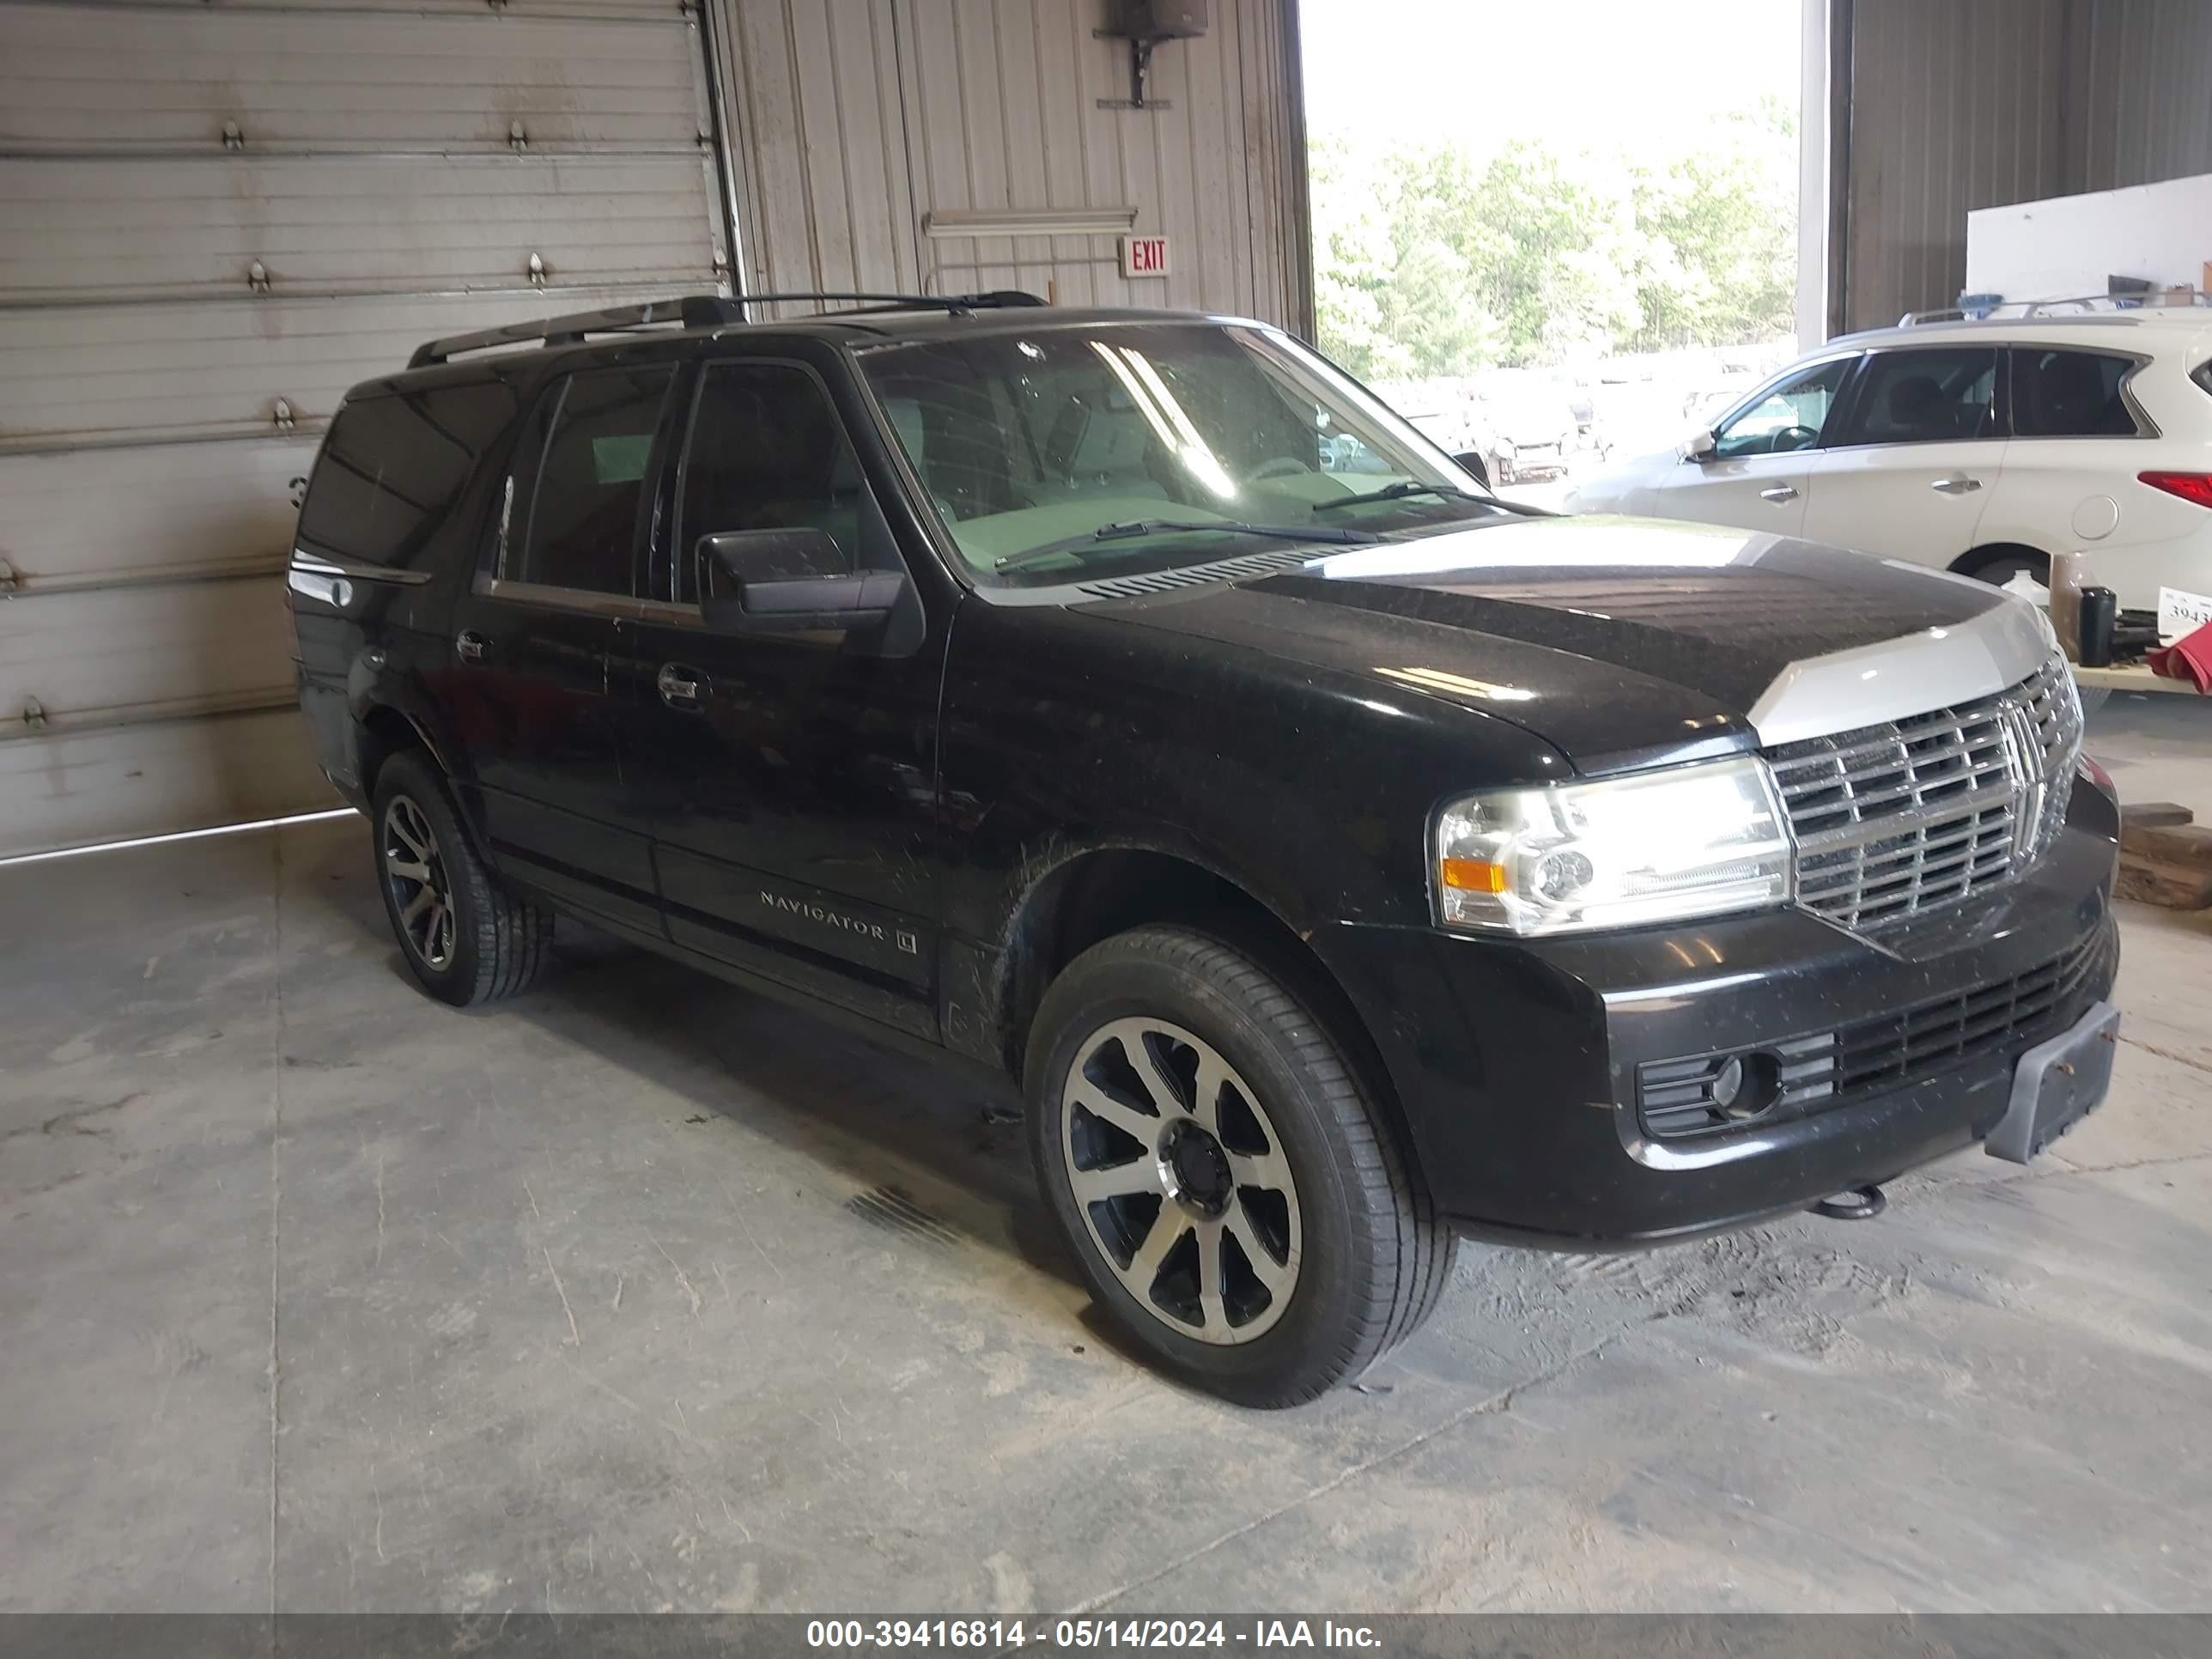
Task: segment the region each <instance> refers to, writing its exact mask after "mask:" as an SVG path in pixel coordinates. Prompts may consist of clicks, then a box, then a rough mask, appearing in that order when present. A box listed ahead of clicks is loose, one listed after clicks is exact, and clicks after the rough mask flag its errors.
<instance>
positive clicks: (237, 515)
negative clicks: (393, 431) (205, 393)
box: [0, 435, 316, 714]
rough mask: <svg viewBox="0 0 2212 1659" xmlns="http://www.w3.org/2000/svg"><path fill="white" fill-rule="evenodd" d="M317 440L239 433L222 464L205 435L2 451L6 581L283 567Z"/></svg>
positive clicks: (88, 580) (32, 587)
mask: <svg viewBox="0 0 2212 1659" xmlns="http://www.w3.org/2000/svg"><path fill="white" fill-rule="evenodd" d="M315 442H316V441H315V439H314V438H313V437H312V436H307V435H300V436H295V437H270V438H267V439H264V440H261V441H256V442H252V443H240V444H232V445H228V446H227V447H226V448H225V452H224V453H223V457H222V465H217V466H210V465H209V464H208V461H209V456H210V451H209V450H207V449H205V448H204V447H202V446H200V445H197V444H174V445H168V446H164V447H159V448H135V449H78V450H70V451H62V452H59V453H46V454H28V455H12V456H8V457H5V458H4V459H0V556H4V557H5V558H6V559H7V561H8V568H9V574H8V575H7V576H6V577H4V578H0V580H5V581H8V582H10V583H12V585H13V587H14V591H15V595H16V596H17V597H19V598H20V597H22V596H25V595H33V594H44V593H49V592H65V591H72V590H82V588H84V587H85V586H89V585H100V586H106V585H108V584H111V583H113V582H117V581H125V580H149V579H153V578H157V577H159V576H161V575H162V574H165V573H167V574H171V575H174V574H182V573H185V572H188V571H192V570H206V571H221V570H225V569H230V570H236V569H240V568H247V569H258V570H260V571H262V572H263V573H264V574H268V575H271V576H273V575H275V574H276V572H277V571H278V570H280V569H281V568H283V563H284V560H285V557H286V556H287V554H288V553H289V550H290V548H291V545H292V525H293V520H295V518H296V517H297V513H296V511H295V508H294V507H293V506H292V489H291V480H293V479H294V478H298V477H305V476H306V475H307V469H308V467H309V466H311V465H313V462H314V459H315ZM19 608H20V609H22V610H25V611H28V610H30V609H31V607H29V606H27V605H26V606H21V607H19ZM8 712H9V710H8V709H7V706H6V705H5V704H4V703H0V714H6V713H8Z"/></svg>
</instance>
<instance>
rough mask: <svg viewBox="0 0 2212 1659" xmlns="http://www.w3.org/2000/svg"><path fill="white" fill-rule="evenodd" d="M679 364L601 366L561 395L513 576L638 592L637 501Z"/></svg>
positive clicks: (511, 554)
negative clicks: (635, 578)
mask: <svg viewBox="0 0 2212 1659" xmlns="http://www.w3.org/2000/svg"><path fill="white" fill-rule="evenodd" d="M674 377H675V370H674V369H673V368H671V367H669V366H668V365H666V364H655V365H653V366H651V367H648V368H595V369H587V370H586V371H585V372H584V373H582V374H575V375H572V376H570V377H569V380H568V385H567V386H566V387H565V388H564V389H563V390H562V391H561V392H558V393H556V396H557V398H559V403H558V404H557V406H556V410H555V411H554V415H553V430H552V434H551V435H550V437H549V438H548V439H547V440H546V444H545V456H544V461H543V462H542V463H541V464H540V465H539V467H538V481H537V483H536V485H535V487H534V489H533V490H532V499H531V507H530V518H529V524H528V528H527V529H526V531H525V532H524V534H523V535H522V537H521V538H520V540H519V541H517V542H514V543H512V544H510V550H509V551H508V554H507V558H506V560H505V568H503V569H502V570H501V573H500V574H501V575H502V576H504V577H505V578H506V579H507V580H510V581H522V582H537V583H540V584H542V585H544V586H548V587H574V588H583V589H586V590H587V591H589V592H594V593H629V592H632V591H633V571H632V567H633V564H634V560H635V550H636V545H637V528H638V507H639V504H640V502H641V501H642V500H643V499H644V495H645V471H646V467H647V464H648V463H649V462H650V460H651V459H652V456H653V433H654V432H655V431H656V430H657V429H658V428H659V424H660V405H661V403H662V401H663V400H664V399H665V398H666V396H667V394H668V386H669V382H670V381H671V380H673V379H674Z"/></svg>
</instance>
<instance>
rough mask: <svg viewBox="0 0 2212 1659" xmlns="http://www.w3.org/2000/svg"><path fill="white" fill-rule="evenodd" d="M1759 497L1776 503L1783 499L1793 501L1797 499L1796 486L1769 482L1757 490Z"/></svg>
mask: <svg viewBox="0 0 2212 1659" xmlns="http://www.w3.org/2000/svg"><path fill="white" fill-rule="evenodd" d="M1796 499H1797V488H1796V485H1795V484H1769V485H1767V486H1766V488H1765V489H1762V490H1760V491H1759V500H1761V501H1773V502H1776V503H1778V504H1779V503H1780V502H1783V501H1796Z"/></svg>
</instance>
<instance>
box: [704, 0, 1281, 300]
mask: <svg viewBox="0 0 2212 1659" xmlns="http://www.w3.org/2000/svg"><path fill="white" fill-rule="evenodd" d="M1105 11H1106V9H1105V7H1104V6H1103V4H1101V3H1099V0H814V3H809V4H797V3H789V0H720V12H721V15H724V16H725V17H726V20H727V21H726V27H723V28H721V29H720V30H719V31H718V33H719V34H720V37H721V38H722V39H723V40H724V42H725V46H726V56H727V63H726V80H727V84H728V87H729V93H730V98H731V101H732V105H733V106H735V112H736V113H735V131H734V137H735V139H736V149H737V150H738V155H739V157H740V163H741V167H742V169H743V179H744V191H743V196H744V201H743V208H744V236H743V238H742V240H743V242H744V266H745V274H746V282H745V284H744V286H745V287H747V288H748V289H751V290H753V291H755V292H763V291H777V290H792V289H813V288H824V289H844V288H862V289H911V288H912V287H914V286H915V284H916V283H920V284H921V287H922V288H923V289H925V290H926V291H929V292H934V293H957V292H961V291H963V290H968V289H987V288H1026V289H1032V290H1034V291H1036V292H1037V293H1040V294H1045V295H1048V296H1050V297H1053V298H1055V299H1057V300H1059V301H1060V302H1062V303H1065V304H1100V305H1143V306H1163V305H1164V306H1187V307H1203V308H1207V309H1213V310H1221V311H1231V312H1237V313H1244V314H1247V315H1253V316H1258V317H1261V318H1265V319H1269V320H1273V321H1279V322H1285V323H1288V324H1290V325H1292V326H1294V327H1298V328H1301V329H1303V328H1305V327H1308V326H1310V316H1311V269H1310V250H1309V247H1308V244H1307V232H1306V215H1305V212H1304V118H1303V113H1302V112H1301V111H1300V110H1299V109H1298V107H1297V100H1298V87H1297V68H1296V49H1297V42H1296V35H1295V31H1294V29H1292V28H1291V27H1290V24H1289V21H1288V19H1287V16H1286V12H1287V6H1286V0H1220V3H1218V4H1217V5H1216V6H1215V7H1214V9H1213V19H1212V27H1211V29H1210V30H1209V31H1208V33H1206V35H1205V36H1203V37H1201V38H1200V39H1197V40H1178V41H1172V42H1168V43H1165V44H1163V45H1162V46H1160V47H1159V49H1158V52H1156V53H1155V55H1154V58H1153V72H1152V87H1151V95H1152V98H1153V99H1155V100H1158V105H1157V106H1154V107H1152V108H1148V109H1146V110H1143V111H1136V110H1115V109H1101V108H1099V107H1098V104H1099V100H1102V99H1126V98H1127V96H1128V93H1129V68H1128V64H1129V58H1128V45H1127V42H1126V41H1120V40H1098V39H1095V38H1094V37H1093V35H1092V33H1091V32H1092V30H1093V29H1094V28H1095V27H1097V26H1099V25H1100V24H1102V23H1103V22H1104V21H1105ZM1121 206H1128V207H1133V208H1135V209H1136V210H1137V225H1136V228H1137V229H1138V230H1139V231H1140V232H1145V233H1157V232H1165V233H1166V234H1168V236H1169V237H1170V248H1171V251H1172V263H1173V269H1172V270H1171V271H1170V275H1169V276H1167V277H1166V278H1165V279H1164V280H1146V279H1139V280H1138V281H1135V282H1125V281H1124V280H1123V279H1122V277H1121V275H1120V271H1119V268H1118V261H1117V253H1116V244H1115V237H1113V236H1111V235H1098V236H1091V235H1049V236H1046V235H1032V236H1021V237H1010V236H987V237H986V236H950V237H948V236H941V235H939V236H932V235H926V234H923V232H922V225H923V223H924V222H925V221H926V220H927V217H928V216H930V215H932V214H933V213H944V212H947V211H951V212H957V211H960V210H975V209H990V208H1002V209H1003V208H1016V209H1075V208H1085V207H1090V208H1106V207H1121Z"/></svg>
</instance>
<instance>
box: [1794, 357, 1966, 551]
mask: <svg viewBox="0 0 2212 1659" xmlns="http://www.w3.org/2000/svg"><path fill="white" fill-rule="evenodd" d="M1997 359H1998V350H1997V348H1996V346H1994V345H1989V346H1980V345H1971V346H1959V345H1948V346H1899V347H1895V348H1893V349H1888V350H1882V351H1875V352H1869V354H1868V356H1867V359H1866V362H1865V364H1864V365H1863V367H1862V368H1861V369H1860V370H1859V374H1858V377H1857V380H1855V381H1853V383H1852V386H1851V392H1850V398H1848V399H1846V400H1845V403H1844V407H1843V408H1842V409H1840V410H1838V411H1837V416H1836V430H1835V432H1834V434H1833V435H1832V436H1831V437H1830V438H1829V439H1828V441H1827V442H1826V443H1825V444H1824V445H1823V446H1822V447H1821V450H1820V458H1819V459H1818V460H1817V461H1815V462H1814V467H1813V489H1812V497H1813V499H1812V503H1811V507H1810V508H1809V510H1808V512H1807V513H1806V514H1805V536H1806V538H1807V539H1808V540H1809V541H1816V542H1826V543H1829V544H1832V545H1833V546H1836V547H1850V548H1857V549H1858V550H1860V551H1862V552H1866V553H1878V554H1881V555H1882V556H1884V557H1887V558H1893V559H1907V560H1910V561H1911V562H1913V563H1915V564H1925V565H1932V566H1934V567H1935V568H1937V569H1939V570H1940V569H1943V568H1948V566H1950V565H1951V564H1953V563H1954V562H1956V561H1957V560H1958V559H1959V558H1960V556H1962V555H1964V554H1965V553H1966V551H1967V550H1969V549H1971V548H1972V547H1973V546H1975V545H1976V536H1977V532H1978V529H1979V526H1980V524H1981V520H1982V514H1983V513H1984V510H1985V509H1986V508H1987V507H1988V506H1989V502H1990V496H1991V495H1992V494H1993V493H1994V492H1995V490H1996V484H1997V478H1998V475H1999V473H2000V471H2002V468H2003V466H2004V459H2005V438H2004V422H2003V421H2002V418H2001V417H2000V416H1999V413H1998V410H1997V404H1996V396H1997V392H1996V388H1997Z"/></svg>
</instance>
